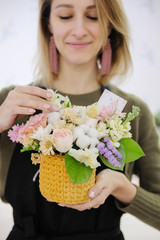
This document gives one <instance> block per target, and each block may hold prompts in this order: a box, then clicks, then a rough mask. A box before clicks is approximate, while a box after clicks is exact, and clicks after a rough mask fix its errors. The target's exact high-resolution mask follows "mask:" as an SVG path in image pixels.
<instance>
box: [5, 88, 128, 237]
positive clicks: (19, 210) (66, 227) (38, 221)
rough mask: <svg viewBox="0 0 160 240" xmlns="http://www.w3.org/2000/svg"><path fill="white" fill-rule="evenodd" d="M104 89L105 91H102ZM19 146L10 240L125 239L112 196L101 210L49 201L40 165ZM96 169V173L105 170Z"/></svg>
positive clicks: (11, 185)
mask: <svg viewBox="0 0 160 240" xmlns="http://www.w3.org/2000/svg"><path fill="white" fill-rule="evenodd" d="M102 90H103V89H102ZM21 148H22V146H21V145H20V144H17V145H16V148H15V151H14V154H13V156H12V159H11V164H10V168H9V172H8V177H7V182H6V189H5V198H6V200H7V201H8V202H9V203H10V204H11V206H12V208H13V218H14V226H13V229H12V231H11V233H10V234H9V236H8V238H7V240H27V239H31V240H51V239H53V240H90V239H92V240H97V239H98V240H124V237H123V235H122V233H121V231H120V227H119V226H120V218H121V215H122V212H121V211H120V210H118V209H117V208H116V206H115V202H114V197H112V196H109V197H108V198H107V200H106V201H105V203H104V204H103V205H101V206H100V207H99V208H98V209H91V210H85V211H82V212H80V211H77V210H74V209H70V208H66V207H60V206H58V205H57V203H52V202H48V201H47V200H46V199H45V198H44V197H43V196H42V195H41V193H40V191H39V176H38V177H37V179H36V181H33V177H34V175H35V173H36V172H37V171H38V169H39V165H36V166H35V165H33V164H32V162H31V159H30V158H31V152H24V153H20V149H21ZM105 168H106V166H104V165H103V163H102V162H101V167H98V168H97V173H98V172H100V171H101V170H103V169H105Z"/></svg>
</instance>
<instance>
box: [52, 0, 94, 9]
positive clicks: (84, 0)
mask: <svg viewBox="0 0 160 240" xmlns="http://www.w3.org/2000/svg"><path fill="white" fill-rule="evenodd" d="M52 6H53V7H54V8H57V9H59V8H65V7H66V8H76V7H77V8H88V7H93V6H95V0H53V1H52Z"/></svg>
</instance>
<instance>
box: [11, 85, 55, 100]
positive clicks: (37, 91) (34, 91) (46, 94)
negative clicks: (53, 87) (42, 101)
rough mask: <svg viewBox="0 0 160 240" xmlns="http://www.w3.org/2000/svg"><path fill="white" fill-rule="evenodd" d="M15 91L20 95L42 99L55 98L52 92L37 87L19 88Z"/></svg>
mask: <svg viewBox="0 0 160 240" xmlns="http://www.w3.org/2000/svg"><path fill="white" fill-rule="evenodd" d="M14 90H15V91H16V92H19V93H21V92H23V93H26V94H30V95H34V96H39V97H42V98H51V97H52V96H53V94H52V93H51V92H50V91H48V90H46V89H42V88H40V87H36V86H17V87H15V89H14Z"/></svg>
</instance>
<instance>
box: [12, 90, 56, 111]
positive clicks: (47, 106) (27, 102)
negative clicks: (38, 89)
mask: <svg viewBox="0 0 160 240" xmlns="http://www.w3.org/2000/svg"><path fill="white" fill-rule="evenodd" d="M15 102H16V104H17V105H18V106H20V107H28V108H32V109H38V110H49V111H51V112H53V111H58V110H59V109H58V108H57V107H56V106H55V105H53V104H52V103H50V102H48V101H46V100H45V99H42V98H40V97H37V96H29V95H27V94H24V93H23V94H19V97H18V98H17V99H16V100H15Z"/></svg>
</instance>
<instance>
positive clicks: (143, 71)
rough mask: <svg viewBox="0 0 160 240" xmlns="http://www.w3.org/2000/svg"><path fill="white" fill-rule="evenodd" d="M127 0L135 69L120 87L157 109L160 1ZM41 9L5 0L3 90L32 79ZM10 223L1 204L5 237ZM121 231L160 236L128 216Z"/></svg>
mask: <svg viewBox="0 0 160 240" xmlns="http://www.w3.org/2000/svg"><path fill="white" fill-rule="evenodd" d="M122 1H123V3H124V6H125V9H126V13H127V15H128V18H129V21H130V26H131V33H132V39H133V45H132V48H131V52H132V57H133V64H134V71H133V74H132V76H131V77H129V78H128V79H127V80H126V81H125V83H123V84H122V85H120V88H122V89H123V90H125V91H127V92H131V93H134V94H136V95H138V96H139V97H141V98H142V99H143V100H144V101H145V102H147V103H148V105H149V106H150V108H151V111H152V112H153V113H155V112H157V111H158V110H160V76H159V75H160V59H159V56H160V46H159V44H160V31H159V24H160V0H122ZM37 9H38V1H37V0H27V1H25V0H14V1H12V0H0V88H3V87H5V86H8V85H10V84H21V85H25V84H27V83H29V82H31V81H32V80H33V72H32V71H33V66H34V64H33V63H34V59H33V57H34V54H35V51H36V47H37V21H38V13H37ZM11 226H12V219H11V209H10V208H9V206H8V205H4V204H2V203H1V202H0V240H3V239H5V237H6V236H7V233H8V232H9V229H10V228H11ZM122 229H123V231H124V233H125V236H126V240H132V239H137V240H141V239H146V240H150V239H153V240H158V239H160V232H159V231H157V230H155V229H153V228H151V227H149V226H147V225H145V224H143V223H142V222H140V221H138V220H137V219H135V218H134V217H132V216H129V215H125V216H124V217H123V219H122ZM135 230H136V231H135Z"/></svg>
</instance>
